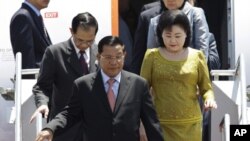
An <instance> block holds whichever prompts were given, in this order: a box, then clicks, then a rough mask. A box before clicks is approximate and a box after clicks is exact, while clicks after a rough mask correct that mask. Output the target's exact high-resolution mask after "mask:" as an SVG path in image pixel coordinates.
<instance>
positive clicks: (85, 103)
mask: <svg viewBox="0 0 250 141" xmlns="http://www.w3.org/2000/svg"><path fill="white" fill-rule="evenodd" d="M125 55H126V52H125V47H124V44H123V43H122V41H121V40H120V39H119V38H118V37H114V36H106V37H104V38H103V39H101V40H100V42H99V44H98V54H97V58H98V61H99V63H100V67H101V69H100V70H99V71H98V72H95V73H91V74H89V75H85V76H83V77H80V78H78V79H77V80H75V82H74V84H73V96H72V98H71V100H70V102H69V104H68V105H67V106H66V107H65V108H64V109H63V111H62V112H60V113H59V114H58V115H57V116H56V117H55V118H54V119H53V120H52V121H50V122H49V123H48V124H47V125H46V126H45V128H44V129H43V130H42V131H41V132H40V133H39V134H38V135H37V138H36V141H42V140H43V139H48V140H49V141H50V140H51V139H52V136H53V134H55V133H57V132H60V131H61V130H62V129H64V128H69V127H71V126H72V125H74V124H75V122H77V121H80V120H83V123H84V126H83V129H84V132H83V134H84V141H139V140H140V137H139V126H140V119H141V121H142V122H143V124H144V126H145V130H146V133H147V138H148V140H149V141H163V135H162V131H161V128H160V124H159V121H158V118H157V115H156V112H155V109H154V106H153V103H152V97H151V95H150V93H149V88H148V85H147V82H146V81H145V79H143V78H142V77H140V76H138V75H136V74H133V73H130V72H127V71H124V70H122V68H123V65H124V57H125ZM111 81H112V82H111Z"/></svg>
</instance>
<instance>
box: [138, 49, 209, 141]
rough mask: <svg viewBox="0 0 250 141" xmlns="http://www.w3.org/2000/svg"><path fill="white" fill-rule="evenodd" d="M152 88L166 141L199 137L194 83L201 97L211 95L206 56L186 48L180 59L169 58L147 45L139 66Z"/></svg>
mask: <svg viewBox="0 0 250 141" xmlns="http://www.w3.org/2000/svg"><path fill="white" fill-rule="evenodd" d="M141 76H142V77H144V78H145V79H146V80H147V81H148V82H149V85H150V86H151V87H152V88H153V92H154V104H155V107H156V111H157V114H158V117H159V120H160V123H161V127H162V129H163V132H164V138H165V140H166V141H201V137H202V125H201V123H202V122H201V121H202V114H201V110H200V106H199V102H198V98H197V86H198V87H199V92H200V94H201V95H202V96H203V99H206V98H209V97H213V96H214V95H213V91H212V87H211V82H210V78H209V73H208V68H207V64H206V60H205V57H204V55H203V53H202V52H201V51H198V50H195V49H192V48H189V55H188V57H187V58H186V59H184V60H181V61H169V60H167V59H166V58H164V57H163V56H162V55H161V54H160V52H159V48H154V49H148V50H147V52H146V54H145V57H144V60H143V64H142V68H141Z"/></svg>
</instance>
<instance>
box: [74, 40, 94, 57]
mask: <svg viewBox="0 0 250 141" xmlns="http://www.w3.org/2000/svg"><path fill="white" fill-rule="evenodd" d="M70 40H71V42H72V44H73V46H74V48H75V51H76V54H77V56H78V55H79V51H80V49H79V48H77V47H76V44H75V42H74V40H73V37H71V38H70ZM85 54H86V55H87V56H89V55H90V51H89V48H87V49H86V50H85Z"/></svg>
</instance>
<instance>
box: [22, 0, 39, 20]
mask: <svg viewBox="0 0 250 141" xmlns="http://www.w3.org/2000/svg"><path fill="white" fill-rule="evenodd" d="M24 3H25V4H26V5H28V6H29V7H30V8H31V9H32V10H33V11H34V12H35V13H36V15H37V16H40V15H41V13H40V11H39V10H38V9H37V8H36V7H35V6H34V5H32V4H31V3H29V2H28V1H24Z"/></svg>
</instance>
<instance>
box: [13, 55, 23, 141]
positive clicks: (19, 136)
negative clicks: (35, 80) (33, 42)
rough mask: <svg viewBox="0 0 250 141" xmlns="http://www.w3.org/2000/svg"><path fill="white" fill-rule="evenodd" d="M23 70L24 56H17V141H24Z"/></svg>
mask: <svg viewBox="0 0 250 141" xmlns="http://www.w3.org/2000/svg"><path fill="white" fill-rule="evenodd" d="M21 69H22V54H21V53H20V52H18V53H17V54H16V67H15V71H16V82H15V110H16V120H15V141H22V124H21V87H22V86H21V77H22V74H21Z"/></svg>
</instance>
